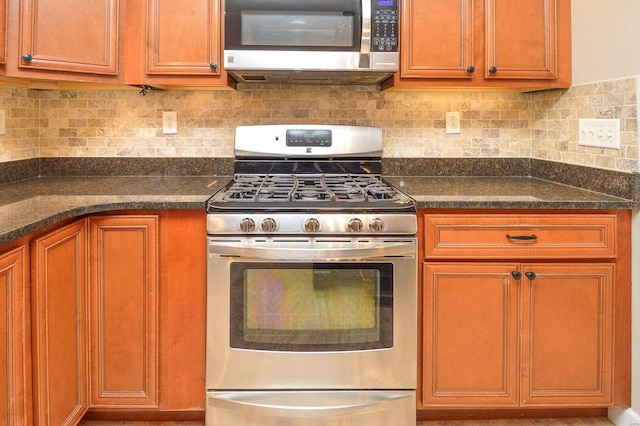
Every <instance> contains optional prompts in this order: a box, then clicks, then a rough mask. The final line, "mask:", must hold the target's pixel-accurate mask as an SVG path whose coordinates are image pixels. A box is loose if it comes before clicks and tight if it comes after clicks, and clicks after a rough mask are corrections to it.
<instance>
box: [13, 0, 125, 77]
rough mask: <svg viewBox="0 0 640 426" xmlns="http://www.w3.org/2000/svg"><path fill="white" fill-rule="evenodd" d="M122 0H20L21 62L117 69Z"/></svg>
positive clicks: (93, 70) (87, 70)
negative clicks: (79, 0)
mask: <svg viewBox="0 0 640 426" xmlns="http://www.w3.org/2000/svg"><path fill="white" fill-rule="evenodd" d="M119 3H120V2H119V1H118V0H94V1H82V2H78V1H70V0H58V1H37V0H21V1H20V43H19V52H18V55H19V57H20V61H19V68H23V69H43V70H55V71H65V72H72V73H76V72H77V73H88V74H108V75H116V74H117V72H118V25H119V22H118V14H119V11H118V8H119Z"/></svg>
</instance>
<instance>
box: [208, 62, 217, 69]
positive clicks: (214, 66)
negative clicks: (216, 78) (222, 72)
mask: <svg viewBox="0 0 640 426" xmlns="http://www.w3.org/2000/svg"><path fill="white" fill-rule="evenodd" d="M209 68H211V69H212V70H217V69H218V64H216V63H215V62H211V63H210V64H209Z"/></svg>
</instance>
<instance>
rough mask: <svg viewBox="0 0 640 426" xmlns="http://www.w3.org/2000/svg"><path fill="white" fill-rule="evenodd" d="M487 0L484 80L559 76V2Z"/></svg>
mask: <svg viewBox="0 0 640 426" xmlns="http://www.w3.org/2000/svg"><path fill="white" fill-rule="evenodd" d="M558 1H562V0H485V14H486V18H485V21H486V29H485V34H486V47H485V49H486V51H485V54H486V59H485V68H486V69H485V77H486V78H490V79H491V78H498V79H503V78H506V79H511V78H518V79H520V78H524V79H555V78H557V77H558V32H557V30H558V28H557V26H558V20H557V3H558Z"/></svg>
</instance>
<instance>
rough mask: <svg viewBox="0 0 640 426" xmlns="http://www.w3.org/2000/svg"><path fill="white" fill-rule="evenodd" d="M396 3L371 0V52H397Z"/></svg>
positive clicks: (387, 0)
mask: <svg viewBox="0 0 640 426" xmlns="http://www.w3.org/2000/svg"><path fill="white" fill-rule="evenodd" d="M398 1H399V0H372V2H371V22H372V28H371V30H372V31H371V39H372V46H371V51H372V52H397V51H398Z"/></svg>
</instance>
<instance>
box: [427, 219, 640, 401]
mask: <svg viewBox="0 0 640 426" xmlns="http://www.w3.org/2000/svg"><path fill="white" fill-rule="evenodd" d="M421 213H422V214H420V215H419V219H420V229H421V232H422V238H423V240H422V241H423V245H422V247H421V250H422V251H421V254H422V255H423V256H424V259H425V261H424V264H423V270H422V284H421V285H422V287H421V288H422V292H423V300H422V308H421V322H422V325H423V326H422V332H423V335H422V342H423V345H422V353H421V383H422V388H421V389H419V406H418V408H419V409H421V408H424V409H427V408H428V409H434V408H441V409H454V408H457V409H460V408H467V409H468V408H488V407H494V408H505V409H507V408H510V409H513V408H520V407H536V408H545V409H552V408H569V407H575V408H580V407H582V408H587V407H607V406H611V405H621V406H624V405H625V404H628V403H629V400H630V382H629V375H630V361H629V360H630V304H629V303H630V302H629V300H630V299H629V297H630V288H631V285H630V282H631V278H630V240H629V234H630V229H631V228H630V212H628V211H616V212H572V213H562V212H557V211H555V212H544V211H541V212H536V214H531V213H530V212H509V213H506V214H505V213H500V212H495V213H493V212H492V213H486V212H482V213H476V212H470V213H468V214H461V213H458V212H441V211H440V212H435V211H434V212H429V211H423V212H421ZM506 234H509V235H512V236H518V237H524V239H518V238H516V239H508V238H505V236H506ZM532 235H535V237H536V238H532Z"/></svg>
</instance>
